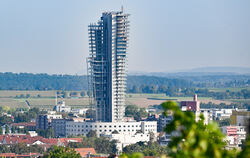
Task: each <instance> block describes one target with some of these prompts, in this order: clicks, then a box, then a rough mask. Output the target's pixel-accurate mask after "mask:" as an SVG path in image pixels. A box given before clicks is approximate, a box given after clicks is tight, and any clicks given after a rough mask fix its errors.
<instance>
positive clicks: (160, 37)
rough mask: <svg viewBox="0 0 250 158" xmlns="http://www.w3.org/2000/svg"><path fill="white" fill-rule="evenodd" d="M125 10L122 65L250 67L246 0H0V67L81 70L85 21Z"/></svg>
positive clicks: (249, 16)
mask: <svg viewBox="0 0 250 158" xmlns="http://www.w3.org/2000/svg"><path fill="white" fill-rule="evenodd" d="M121 5H123V6H124V10H125V12H127V13H129V14H131V16H130V17H129V19H130V22H131V23H130V41H129V56H128V68H129V71H146V72H169V71H175V70H183V69H191V68H196V67H207V66H243V67H250V0H0V72H32V73H49V74H55V73H56V74H59V73H60V74H61V73H62V74H76V73H78V74H80V73H83V72H84V73H85V72H86V62H85V59H86V57H87V56H88V54H89V52H88V51H89V49H88V32H87V29H88V28H87V26H88V24H89V23H92V22H96V21H97V20H98V19H99V17H100V16H101V13H102V12H103V11H119V10H120V8H121Z"/></svg>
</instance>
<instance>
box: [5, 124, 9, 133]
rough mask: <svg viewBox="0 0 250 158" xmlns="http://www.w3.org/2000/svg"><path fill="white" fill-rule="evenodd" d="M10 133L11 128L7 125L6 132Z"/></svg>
mask: <svg viewBox="0 0 250 158" xmlns="http://www.w3.org/2000/svg"><path fill="white" fill-rule="evenodd" d="M8 133H10V128H9V126H7V125H6V126H5V134H8Z"/></svg>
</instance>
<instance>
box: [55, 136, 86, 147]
mask: <svg viewBox="0 0 250 158" xmlns="http://www.w3.org/2000/svg"><path fill="white" fill-rule="evenodd" d="M58 140H59V141H60V143H62V144H64V145H65V146H67V145H68V143H70V142H77V143H81V142H82V138H58Z"/></svg>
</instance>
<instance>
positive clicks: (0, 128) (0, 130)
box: [0, 126, 3, 135]
mask: <svg viewBox="0 0 250 158" xmlns="http://www.w3.org/2000/svg"><path fill="white" fill-rule="evenodd" d="M1 134H3V128H2V126H0V135H1Z"/></svg>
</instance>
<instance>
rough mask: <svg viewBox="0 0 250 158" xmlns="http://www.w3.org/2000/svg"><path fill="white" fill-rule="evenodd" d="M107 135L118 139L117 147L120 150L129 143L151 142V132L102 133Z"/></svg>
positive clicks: (112, 138)
mask: <svg viewBox="0 0 250 158" xmlns="http://www.w3.org/2000/svg"><path fill="white" fill-rule="evenodd" d="M102 136H104V137H107V138H109V139H111V140H116V141H117V143H116V148H117V150H118V151H119V152H122V149H123V148H124V147H126V146H127V145H131V144H135V143H137V142H149V141H150V134H149V133H142V132H138V133H135V134H124V133H123V134H120V133H116V134H109V135H102Z"/></svg>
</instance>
